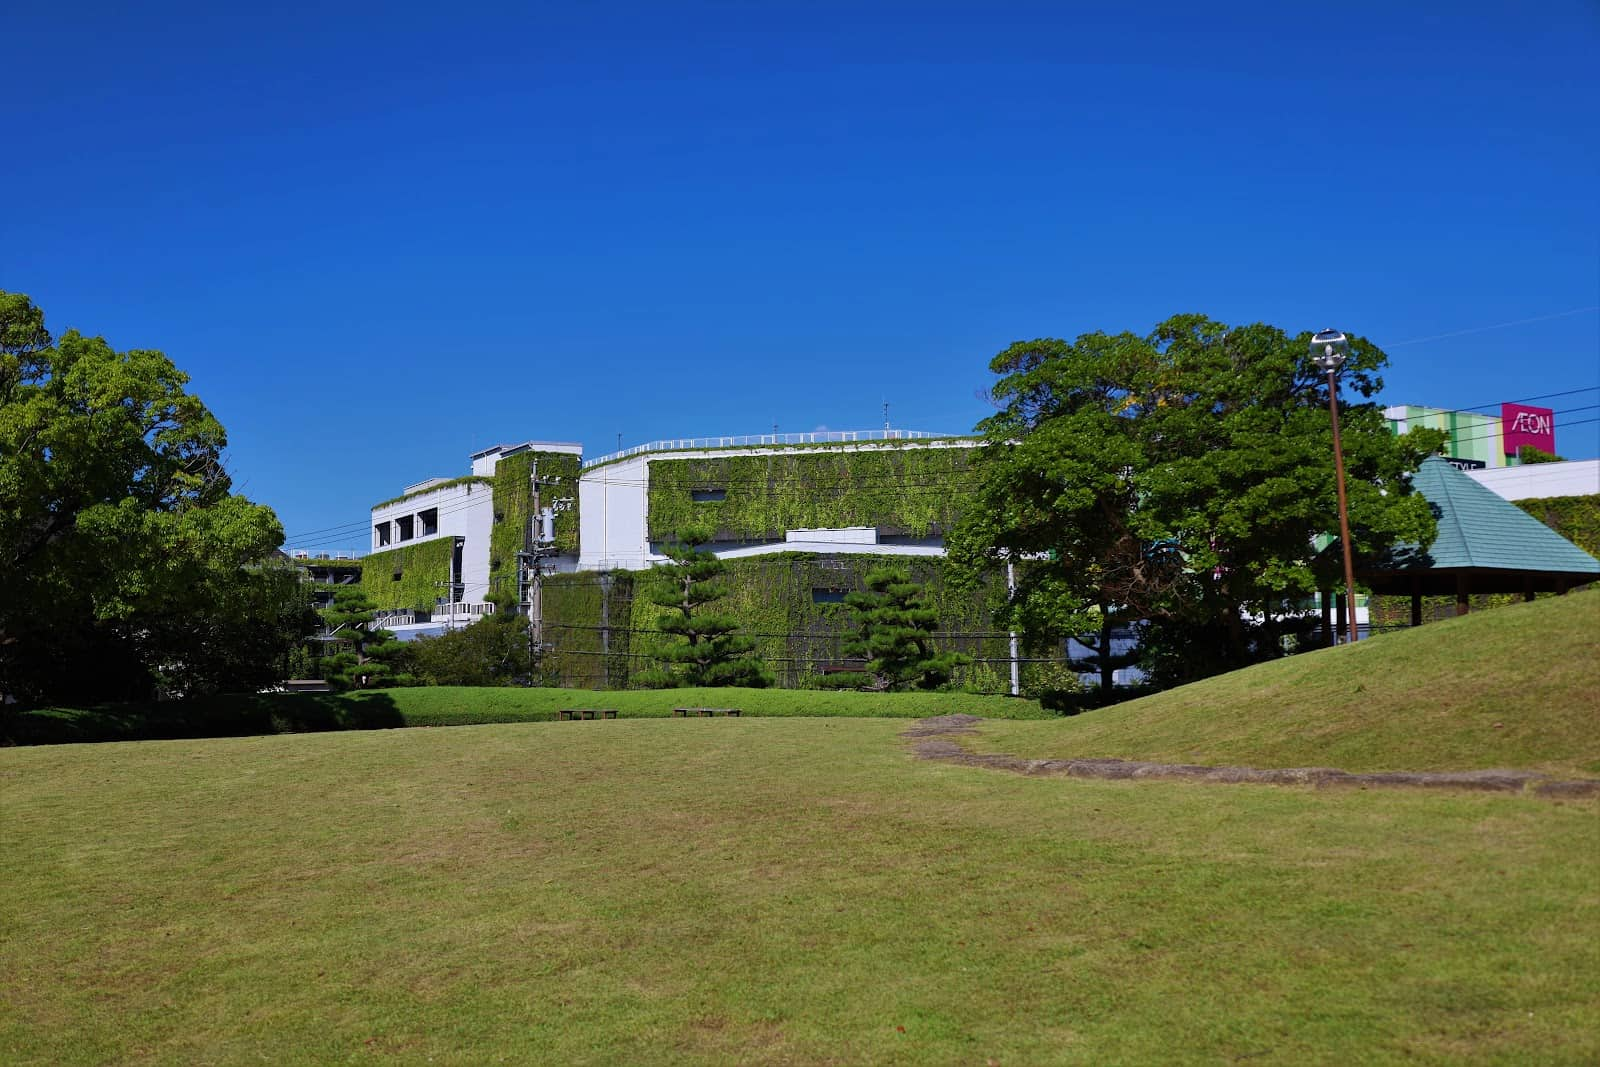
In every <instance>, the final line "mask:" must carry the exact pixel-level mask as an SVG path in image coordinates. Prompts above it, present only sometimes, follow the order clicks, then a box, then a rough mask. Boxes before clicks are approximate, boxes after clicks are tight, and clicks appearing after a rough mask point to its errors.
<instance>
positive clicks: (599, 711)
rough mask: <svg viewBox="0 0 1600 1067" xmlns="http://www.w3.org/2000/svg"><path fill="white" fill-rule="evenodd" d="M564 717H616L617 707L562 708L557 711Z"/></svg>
mask: <svg viewBox="0 0 1600 1067" xmlns="http://www.w3.org/2000/svg"><path fill="white" fill-rule="evenodd" d="M556 714H557V715H558V716H559V717H560V718H562V719H615V718H616V717H617V709H616V708H562V709H561V710H560V711H558V712H557V713H556Z"/></svg>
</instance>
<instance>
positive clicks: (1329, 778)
mask: <svg viewBox="0 0 1600 1067" xmlns="http://www.w3.org/2000/svg"><path fill="white" fill-rule="evenodd" d="M981 722H983V720H982V719H980V718H978V717H977V716H974V715H939V716H935V717H934V718H930V719H919V720H917V722H916V723H915V724H913V725H912V726H911V727H910V728H909V729H907V730H904V731H902V732H901V734H900V736H901V737H904V738H906V739H907V740H910V741H913V742H915V744H913V745H912V752H913V753H914V754H915V755H916V757H917V758H918V759H926V760H937V761H939V762H941V763H955V764H960V765H961V766H965V767H984V768H987V769H989V770H995V771H1011V772H1013V773H1015V774H1027V775H1048V774H1055V775H1066V776H1067V777H1069V778H1101V779H1109V780H1122V779H1146V778H1152V779H1162V780H1167V781H1189V782H1211V783H1221V784H1230V785H1231V784H1235V783H1240V782H1251V783H1256V784H1260V785H1313V786H1317V787H1318V788H1323V787H1333V786H1357V787H1359V788H1363V789H1365V788H1368V787H1379V788H1389V789H1465V790H1472V791H1475V792H1485V793H1526V792H1531V793H1533V794H1535V795H1537V796H1542V797H1551V798H1562V799H1566V798H1577V797H1595V796H1600V780H1597V779H1592V778H1583V779H1577V780H1574V781H1556V780H1552V779H1551V778H1549V777H1548V776H1547V775H1543V774H1539V773H1537V772H1534V771H1513V770H1495V771H1427V772H1415V773H1413V772H1407V771H1379V772H1373V773H1367V774H1352V773H1351V772H1349V771H1341V770H1338V769H1336V768H1333V767H1206V766H1201V765H1199V764H1193V763H1147V762H1144V761H1142V760H1120V759H1024V758H1023V757H1021V756H1007V755H1003V754H999V753H994V754H982V753H977V752H971V751H968V750H967V748H966V746H965V745H963V744H962V743H961V741H960V740H959V738H961V737H963V736H968V737H970V736H975V735H976V734H977V729H976V727H977V725H978V724H979V723H981Z"/></svg>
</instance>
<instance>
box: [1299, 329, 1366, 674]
mask: <svg viewBox="0 0 1600 1067" xmlns="http://www.w3.org/2000/svg"><path fill="white" fill-rule="evenodd" d="M1349 354H1350V341H1349V339H1348V338H1347V337H1345V335H1344V334H1342V333H1340V332H1339V331H1338V330H1323V331H1322V332H1321V333H1318V334H1316V335H1315V336H1313V337H1312V338H1311V362H1312V363H1315V364H1316V365H1317V367H1318V368H1319V369H1320V370H1322V371H1324V372H1326V374H1327V375H1328V414H1329V416H1330V417H1331V418H1332V419H1333V469H1334V473H1335V474H1336V476H1337V480H1338V483H1339V543H1340V544H1341V545H1343V546H1344V596H1345V608H1346V614H1347V615H1348V616H1349V618H1350V642H1349V643H1350V644H1352V645H1353V644H1355V643H1356V632H1357V631H1358V630H1359V629H1360V627H1359V626H1357V625H1356V570H1355V563H1354V562H1353V559H1352V556H1351V548H1350V507H1349V505H1348V504H1347V503H1346V502H1345V493H1344V447H1343V446H1342V445H1341V444H1340V442H1339V379H1338V374H1339V367H1340V366H1341V365H1342V364H1343V363H1344V360H1345V357H1346V356H1347V355H1349Z"/></svg>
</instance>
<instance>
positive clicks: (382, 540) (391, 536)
mask: <svg viewBox="0 0 1600 1067" xmlns="http://www.w3.org/2000/svg"><path fill="white" fill-rule="evenodd" d="M438 532H439V509H438V508H429V509H428V510H427V511H419V512H417V513H416V514H415V515H401V516H400V517H399V518H397V519H395V520H393V521H392V522H379V523H374V524H373V526H372V547H374V548H382V547H383V546H385V545H388V544H392V543H393V542H395V541H410V540H412V539H413V538H417V537H432V536H433V535H434V534H436V533H438Z"/></svg>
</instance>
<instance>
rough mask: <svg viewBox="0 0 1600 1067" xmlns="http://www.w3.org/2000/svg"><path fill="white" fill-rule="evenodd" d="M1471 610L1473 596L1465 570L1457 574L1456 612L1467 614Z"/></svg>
mask: <svg viewBox="0 0 1600 1067" xmlns="http://www.w3.org/2000/svg"><path fill="white" fill-rule="evenodd" d="M1471 610H1472V596H1471V592H1470V587H1469V584H1468V581H1467V576H1466V574H1465V573H1464V572H1463V573H1461V574H1458V575H1456V614H1457V615H1465V614H1467V613H1468V612H1469V611H1471Z"/></svg>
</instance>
